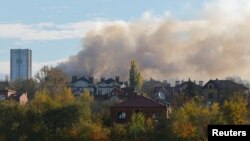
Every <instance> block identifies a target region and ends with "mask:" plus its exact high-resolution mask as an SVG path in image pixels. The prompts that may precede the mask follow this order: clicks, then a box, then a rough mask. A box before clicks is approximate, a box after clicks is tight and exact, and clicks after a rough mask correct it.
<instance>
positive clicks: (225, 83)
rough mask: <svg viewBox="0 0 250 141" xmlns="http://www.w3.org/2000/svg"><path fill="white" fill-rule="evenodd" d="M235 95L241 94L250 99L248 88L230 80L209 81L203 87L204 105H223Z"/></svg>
mask: <svg viewBox="0 0 250 141" xmlns="http://www.w3.org/2000/svg"><path fill="white" fill-rule="evenodd" d="M235 93H239V94H241V95H243V96H244V97H246V99H247V98H248V93H249V91H248V88H247V87H245V86H243V85H242V84H237V83H235V82H232V81H230V80H218V79H216V80H209V81H208V82H207V83H206V84H205V85H204V86H203V97H204V103H205V104H208V105H211V104H213V103H214V102H218V103H219V104H223V102H224V100H226V99H227V98H229V97H230V96H232V95H233V94H235Z"/></svg>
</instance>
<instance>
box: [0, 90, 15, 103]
mask: <svg viewBox="0 0 250 141" xmlns="http://www.w3.org/2000/svg"><path fill="white" fill-rule="evenodd" d="M15 94H16V91H13V90H10V89H1V90H0V100H6V99H7V98H8V97H10V96H11V95H15Z"/></svg>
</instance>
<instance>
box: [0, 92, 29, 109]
mask: <svg viewBox="0 0 250 141" xmlns="http://www.w3.org/2000/svg"><path fill="white" fill-rule="evenodd" d="M2 100H13V101H16V102H18V103H19V104H20V105H25V104H26V103H27V102H28V95H27V93H21V94H16V91H13V90H10V89H1V90H0V101H2Z"/></svg>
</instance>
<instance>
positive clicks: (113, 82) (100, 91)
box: [96, 76, 126, 95]
mask: <svg viewBox="0 0 250 141" xmlns="http://www.w3.org/2000/svg"><path fill="white" fill-rule="evenodd" d="M96 86H97V93H96V94H97V95H111V92H112V90H113V89H114V88H116V87H117V88H120V87H126V86H125V84H124V83H123V82H120V80H119V76H116V77H115V79H113V78H109V79H105V78H104V77H102V78H101V79H100V82H99V83H97V85H96Z"/></svg>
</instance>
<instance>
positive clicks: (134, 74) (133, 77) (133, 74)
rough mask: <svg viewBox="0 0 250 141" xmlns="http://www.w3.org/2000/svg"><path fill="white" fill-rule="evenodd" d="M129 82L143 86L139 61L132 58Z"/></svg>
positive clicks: (132, 84)
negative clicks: (138, 65)
mask: <svg viewBox="0 0 250 141" xmlns="http://www.w3.org/2000/svg"><path fill="white" fill-rule="evenodd" d="M129 84H130V86H131V87H134V88H137V89H140V88H141V86H142V75H141V73H140V72H139V71H138V67H137V63H136V62H135V61H134V60H132V61H131V66H130V71H129Z"/></svg>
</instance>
